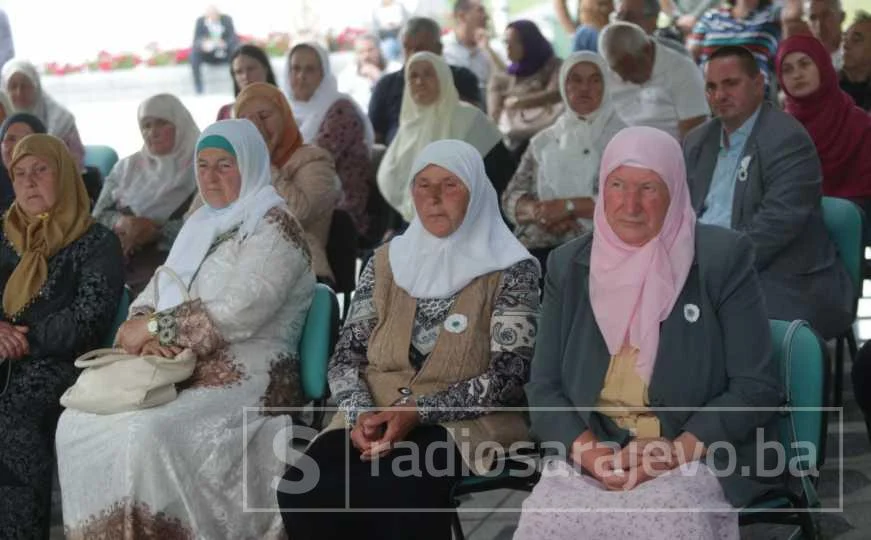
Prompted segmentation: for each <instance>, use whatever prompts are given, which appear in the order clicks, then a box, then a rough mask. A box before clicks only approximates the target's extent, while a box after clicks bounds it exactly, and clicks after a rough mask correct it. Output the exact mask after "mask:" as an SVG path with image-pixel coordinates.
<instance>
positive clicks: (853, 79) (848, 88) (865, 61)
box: [838, 11, 871, 111]
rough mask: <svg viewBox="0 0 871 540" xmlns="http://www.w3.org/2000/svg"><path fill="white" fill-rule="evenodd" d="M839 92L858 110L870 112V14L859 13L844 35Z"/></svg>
mask: <svg viewBox="0 0 871 540" xmlns="http://www.w3.org/2000/svg"><path fill="white" fill-rule="evenodd" d="M843 46H844V66H843V67H842V68H841V71H840V73H839V74H838V75H839V79H840V84H841V90H843V91H844V92H847V93H848V94H850V97H852V98H853V101H855V102H856V105H858V106H859V107H860V108H862V109H865V110H866V111H871V13H868V12H865V11H859V12H858V13H856V17H855V19H854V20H853V24H851V25H850V26H849V27H848V28H847V31H846V32H845V33H844V45H843Z"/></svg>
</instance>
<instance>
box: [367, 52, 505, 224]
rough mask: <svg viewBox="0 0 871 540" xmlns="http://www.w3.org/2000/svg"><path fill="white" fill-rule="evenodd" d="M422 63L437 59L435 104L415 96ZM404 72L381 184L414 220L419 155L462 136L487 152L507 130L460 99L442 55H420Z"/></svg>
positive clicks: (395, 204) (399, 208)
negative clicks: (413, 84) (413, 78)
mask: <svg viewBox="0 0 871 540" xmlns="http://www.w3.org/2000/svg"><path fill="white" fill-rule="evenodd" d="M417 62H429V63H430V64H432V66H433V68H434V69H435V72H436V76H437V77H438V80H439V97H438V100H437V101H436V102H435V103H433V104H431V105H426V106H420V105H418V104H417V103H415V101H414V99H413V98H412V97H411V89H410V84H409V82H408V76H409V75H408V74H409V73H410V71H411V66H412V65H414V64H415V63H417ZM404 76H405V91H404V92H403V93H402V111H401V112H400V114H399V130H398V131H397V132H396V137H395V138H394V139H393V142H391V143H390V146H389V147H388V148H387V152H386V153H385V154H384V159H382V160H381V165H380V166H379V167H378V188H379V189H380V190H381V194H382V195H383V196H384V200H386V201H387V202H388V203H389V204H390V206H392V207H393V208H395V209H396V211H397V212H399V213H400V214H402V217H403V218H404V219H405V220H406V221H411V218H412V217H414V205H413V204H412V202H411V197H410V195H409V194H410V191H409V182H410V180H409V179H410V178H411V175H410V174H409V173H410V172H411V167H412V163H414V159H415V158H416V157H417V156H418V154H420V152H421V150H422V149H423V148H424V147H425V146H426V145H428V144H429V143H431V142H433V141H438V140H442V139H457V140H461V141H465V142H467V143H469V144H471V145H472V146H474V147H475V149H476V150H478V153H479V154H480V155H481V157H484V156H486V155H487V154H488V153H489V152H490V150H492V149H493V147H494V146H496V144H497V143H499V141H501V140H502V133H501V132H500V131H499V129H498V128H497V127H496V125H495V124H493V122H491V121H490V119H489V118H488V117H487V115H485V114H484V113H483V112H482V111H481V110H480V109H478V108H477V107H475V106H473V105H469V104H468V103H463V102H461V101H460V95H459V93H457V88H456V86H454V76H453V74H452V73H451V68H450V67H449V66H448V64H447V63H446V62H445V61H444V59H443V58H442V57H441V56H439V55H437V54H433V53H431V52H419V53H417V54H415V55H414V56H412V57H411V58H410V59H409V61H408V63H407V64H406V65H405V74H404Z"/></svg>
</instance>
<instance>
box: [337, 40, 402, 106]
mask: <svg viewBox="0 0 871 540" xmlns="http://www.w3.org/2000/svg"><path fill="white" fill-rule="evenodd" d="M400 68H402V64H400V63H399V62H396V61H392V60H391V61H390V62H388V61H387V60H386V59H385V58H384V55H383V54H382V53H381V49H380V48H379V47H378V36H376V35H374V34H363V35H362V36H359V37H358V38H357V39H356V40H354V61H353V62H349V63H348V65H347V67H345V69H343V70H342V72H341V73H340V74H339V77H338V84H339V91H340V92H344V93H346V94H348V95H349V96H351V98H352V99H353V100H354V101H356V102H357V104H358V105H360V107H361V108H362V109H363V110H364V111H365V110H368V108H369V98H371V97H372V89H373V88H375V84H376V83H377V82H378V81H379V80H381V77H382V76H383V75H384V74H385V73H392V72H394V71H397V70H399V69H400Z"/></svg>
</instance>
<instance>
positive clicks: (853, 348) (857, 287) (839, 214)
mask: <svg viewBox="0 0 871 540" xmlns="http://www.w3.org/2000/svg"><path fill="white" fill-rule="evenodd" d="M822 206H823V221H825V223H826V229H827V230H828V231H829V236H830V237H831V239H832V241H833V242H834V243H835V246H836V247H837V249H838V256H839V257H840V259H841V261H842V262H843V264H844V266H845V267H846V268H847V273H848V274H850V281H852V283H853V320H854V321H855V320H856V313H857V310H858V306H859V298H860V297H861V296H862V265H863V264H864V259H865V257H864V251H865V242H864V239H863V231H864V230H865V215H864V212H862V209H861V208H859V206H857V205H856V204H854V203H853V202H851V201H848V200H847V199H839V198H837V197H823V201H822ZM835 339H836V341H835V376H834V385H833V388H832V405H833V406H835V407H840V406H841V405H843V401H844V399H843V394H844V344H846V345H847V348H848V349H849V351H850V359H851V360H853V361H855V360H856V353H857V351H858V347H857V345H856V335H855V334H854V333H853V325H852V323H851V324H850V326H849V327H848V328H846V329H845V330H844V332H843V333H842V334H841V335H839V336H838V337H837V338H835Z"/></svg>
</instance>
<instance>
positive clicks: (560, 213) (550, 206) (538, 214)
mask: <svg viewBox="0 0 871 540" xmlns="http://www.w3.org/2000/svg"><path fill="white" fill-rule="evenodd" d="M571 217H572V215H571V213H569V211H568V210H566V203H565V201H564V200H563V199H552V200H548V201H539V202H538V204H537V206H536V210H535V219H536V221H538V224H539V225H541V226H542V227H545V228H547V227H548V226H550V225H553V224H554V223H559V222H562V221H564V220H565V219H566V218H571Z"/></svg>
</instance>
